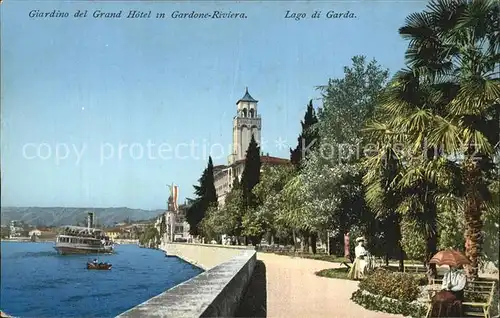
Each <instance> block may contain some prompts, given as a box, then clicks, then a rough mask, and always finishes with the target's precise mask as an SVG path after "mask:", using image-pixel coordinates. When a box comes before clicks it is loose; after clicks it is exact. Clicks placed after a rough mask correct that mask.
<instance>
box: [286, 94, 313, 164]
mask: <svg viewBox="0 0 500 318" xmlns="http://www.w3.org/2000/svg"><path fill="white" fill-rule="evenodd" d="M317 122H318V117H317V116H316V111H315V110H314V107H313V104H312V100H310V101H309V104H308V105H307V109H306V113H305V114H304V120H302V121H301V122H300V124H301V126H302V132H301V133H300V135H299V137H298V139H297V140H298V142H297V147H295V149H293V150H292V149H290V161H291V162H292V164H293V165H294V166H295V167H296V168H297V169H300V167H301V165H302V164H303V161H304V159H305V158H307V157H308V155H309V153H310V152H311V151H312V150H313V149H314V148H316V147H317V146H318V142H319V138H318V137H319V135H318V132H317V131H316V130H315V129H314V127H313V126H314V125H315V124H316V123H317Z"/></svg>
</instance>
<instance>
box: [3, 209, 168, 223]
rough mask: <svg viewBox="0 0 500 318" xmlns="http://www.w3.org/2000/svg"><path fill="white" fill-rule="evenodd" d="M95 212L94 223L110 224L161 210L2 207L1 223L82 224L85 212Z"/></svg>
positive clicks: (150, 214) (138, 218) (146, 217)
mask: <svg viewBox="0 0 500 318" xmlns="http://www.w3.org/2000/svg"><path fill="white" fill-rule="evenodd" d="M90 211H92V212H95V216H96V224H98V225H99V226H112V225H114V224H115V223H119V222H124V221H126V220H130V221H141V220H150V219H153V218H155V217H157V216H158V215H159V214H160V213H162V212H163V210H141V209H129V208H125V207H123V208H65V207H2V208H1V216H2V218H1V219H2V225H7V224H9V223H10V221H12V220H20V221H24V222H25V223H27V224H30V225H34V226H42V225H43V226H60V225H78V224H80V225H83V224H86V223H85V218H86V216H87V212H90Z"/></svg>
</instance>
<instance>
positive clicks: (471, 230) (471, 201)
mask: <svg viewBox="0 0 500 318" xmlns="http://www.w3.org/2000/svg"><path fill="white" fill-rule="evenodd" d="M480 182H481V171H480V170H479V168H478V167H477V166H476V165H475V164H474V162H472V161H470V160H469V161H468V162H466V163H465V184H466V185H467V191H466V195H465V209H464V213H465V226H466V228H465V256H467V258H468V259H469V260H470V262H471V264H470V265H469V266H466V273H467V276H468V277H469V278H470V279H472V280H474V279H476V278H477V277H478V275H479V257H480V255H481V245H482V243H483V238H482V233H481V231H482V228H483V222H482V220H481V214H482V213H481V212H482V211H481V200H480V198H479V193H478V192H479V191H478V186H479V184H480Z"/></svg>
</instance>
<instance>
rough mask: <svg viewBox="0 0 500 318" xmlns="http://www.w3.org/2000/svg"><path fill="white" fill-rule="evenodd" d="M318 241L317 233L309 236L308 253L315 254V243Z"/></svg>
mask: <svg viewBox="0 0 500 318" xmlns="http://www.w3.org/2000/svg"><path fill="white" fill-rule="evenodd" d="M317 239H318V233H316V232H312V233H311V234H310V235H309V252H310V253H313V254H316V243H317Z"/></svg>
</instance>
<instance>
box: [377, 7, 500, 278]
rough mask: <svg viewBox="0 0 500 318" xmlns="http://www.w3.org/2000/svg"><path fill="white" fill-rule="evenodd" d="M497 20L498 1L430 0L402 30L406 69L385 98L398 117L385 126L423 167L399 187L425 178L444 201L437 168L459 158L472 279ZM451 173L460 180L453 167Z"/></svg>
mask: <svg viewBox="0 0 500 318" xmlns="http://www.w3.org/2000/svg"><path fill="white" fill-rule="evenodd" d="M499 21H500V9H499V4H498V2H496V1H491V0H476V1H470V0H458V1H457V0H433V1H431V2H430V3H429V5H428V7H427V9H426V10H425V11H424V12H420V13H414V14H411V15H410V16H409V17H408V18H407V20H406V25H405V26H403V27H402V28H400V30H399V33H400V34H401V35H402V36H403V37H404V38H406V39H408V40H409V42H410V43H409V46H408V49H407V51H406V62H407V65H408V67H409V68H410V69H409V70H408V71H405V72H402V73H400V74H399V75H398V76H397V78H398V80H396V81H394V82H393V87H392V88H391V89H393V90H394V91H393V92H392V97H391V98H388V99H387V100H386V101H385V111H387V112H389V116H394V114H397V116H396V117H395V118H394V119H393V120H391V123H390V125H389V126H391V128H392V129H393V130H394V131H395V133H396V134H399V135H400V136H404V137H403V139H406V140H405V141H406V142H408V146H409V149H411V150H413V151H417V152H418V151H420V152H422V153H423V154H424V158H423V160H422V161H421V164H420V166H415V165H410V166H413V168H411V169H410V170H409V171H408V173H407V174H406V178H405V177H403V178H402V180H405V179H406V180H407V181H406V182H403V183H406V184H407V185H408V184H411V183H412V181H416V180H417V179H419V178H420V179H422V180H423V179H427V181H432V182H431V183H430V184H429V183H428V182H425V183H422V184H421V186H424V187H425V189H426V192H427V193H431V194H434V195H435V196H434V198H436V199H438V198H440V196H441V198H443V194H441V193H439V191H437V188H436V187H438V183H439V182H437V181H438V179H439V178H440V177H441V179H442V177H443V174H442V173H441V172H440V171H441V170H440V168H443V167H446V168H454V166H453V163H450V162H449V161H448V160H446V159H445V158H449V156H452V155H455V156H458V158H459V160H455V162H459V163H460V165H461V171H462V176H461V177H462V178H463V180H462V184H463V185H464V187H465V189H464V190H465V192H464V193H465V195H464V206H463V209H464V217H465V220H466V232H465V238H466V255H467V256H468V257H469V259H470V260H471V262H472V265H471V266H470V267H469V268H468V274H469V276H470V277H472V278H475V277H477V274H478V259H479V256H480V252H481V243H482V237H481V229H482V221H481V214H482V211H483V209H484V206H485V202H487V201H488V200H489V199H490V197H489V193H488V189H487V182H486V180H487V179H488V175H489V173H490V172H491V171H492V169H493V166H494V165H493V160H492V159H493V155H494V154H495V150H494V145H495V144H497V143H498V132H499V130H498V129H499V128H498V122H499V109H500V107H499V106H500V105H499V104H500V82H499V71H498V67H499V64H498V61H499V60H500V54H499V47H500V32H499V30H500V22H499ZM495 67H496V68H497V70H495ZM425 143H427V144H426V145H424V144H425ZM432 153H434V154H432ZM429 154H431V155H430V156H429ZM436 154H437V156H436ZM436 159H437V160H436ZM410 161H413V160H410ZM445 170H446V169H445ZM448 171H450V170H448ZM451 171H453V172H452V174H451V175H452V176H455V177H457V175H456V169H455V170H453V169H452V170H451ZM445 175H447V174H445ZM448 176H450V175H448ZM422 177H423V178H422ZM412 179H413V180H412ZM444 181H445V180H444ZM432 183H434V185H432ZM445 183H446V182H445ZM429 185H432V186H431V187H430V188H429ZM429 191H430V192H429ZM425 196H426V197H427V198H429V196H428V195H427V194H426V195H425ZM430 197H431V198H432V196H430ZM414 198H415V196H406V199H405V200H406V201H407V203H410V201H411V200H413V199H414ZM448 198H449V196H448ZM414 202H415V201H414ZM427 202H429V203H431V202H432V200H431V201H427ZM429 208H430V209H434V208H435V205H434V206H428V205H426V204H425V205H424V209H426V212H427V211H428V209H429Z"/></svg>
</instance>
